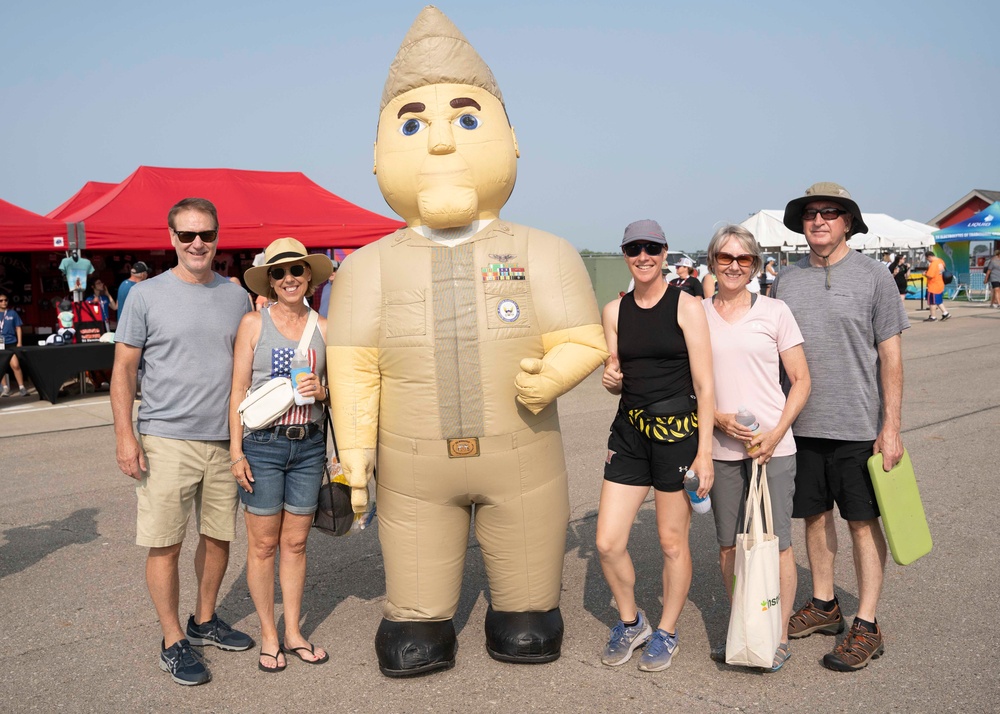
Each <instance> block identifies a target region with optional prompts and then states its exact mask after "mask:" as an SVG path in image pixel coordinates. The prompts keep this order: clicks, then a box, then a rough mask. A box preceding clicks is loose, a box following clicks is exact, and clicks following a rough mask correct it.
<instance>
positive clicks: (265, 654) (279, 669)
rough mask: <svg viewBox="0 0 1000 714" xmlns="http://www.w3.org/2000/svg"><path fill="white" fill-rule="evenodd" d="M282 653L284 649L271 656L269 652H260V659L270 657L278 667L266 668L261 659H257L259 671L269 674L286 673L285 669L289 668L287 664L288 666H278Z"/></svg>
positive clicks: (262, 650)
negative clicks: (279, 656)
mask: <svg viewBox="0 0 1000 714" xmlns="http://www.w3.org/2000/svg"><path fill="white" fill-rule="evenodd" d="M282 652H283V649H279V650H278V651H277V652H275V653H274V654H271V653H269V652H265V651H264V649H263V648H261V650H260V657H270V658H271V659H273V660H274V663H275V664H276V665H277V666H276V667H265V666H264V665H263V664H262V663H261V661H260V657H258V658H257V669H259V670H260V671H261V672H268V673H272V672H284V671H285V667H287V666H288V664H287V663H286V664H278V655H279V654H281V653H282Z"/></svg>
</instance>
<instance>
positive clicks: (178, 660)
mask: <svg viewBox="0 0 1000 714" xmlns="http://www.w3.org/2000/svg"><path fill="white" fill-rule="evenodd" d="M164 644H166V643H165V642H164V641H163V640H160V669H162V670H163V671H164V672H170V677H171V679H173V680H174V681H175V682H177V683H178V684H183V685H185V686H187V687H193V686H195V685H197V684H204V683H205V682H207V681H209V680H210V679H212V675H211V674H210V673H209V671H208V670H207V669H205V665H203V664H202V663H201V660H200V659H199V658H198V655H196V654H195V653H194V650H192V649H191V643H190V642H188V641H187V640H178V641H177V642H175V643H174V644H172V645H170V647H164Z"/></svg>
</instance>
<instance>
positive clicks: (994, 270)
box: [983, 255, 1000, 283]
mask: <svg viewBox="0 0 1000 714" xmlns="http://www.w3.org/2000/svg"><path fill="white" fill-rule="evenodd" d="M987 271H989V274H990V277H989V281H990V282H991V283H1000V258H998V257H996V256H995V255H994V256H993V257H992V258H990V262H989V263H987V264H986V270H985V271H983V274H984V275H985V273H986V272H987Z"/></svg>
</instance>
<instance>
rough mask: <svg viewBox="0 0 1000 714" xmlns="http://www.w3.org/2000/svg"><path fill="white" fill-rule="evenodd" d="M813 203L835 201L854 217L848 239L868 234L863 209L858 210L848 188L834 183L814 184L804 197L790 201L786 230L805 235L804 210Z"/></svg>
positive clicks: (786, 207) (786, 212)
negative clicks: (855, 235) (862, 214)
mask: <svg viewBox="0 0 1000 714" xmlns="http://www.w3.org/2000/svg"><path fill="white" fill-rule="evenodd" d="M813 201H833V202H834V203H839V204H840V205H841V206H843V207H844V208H845V209H846V210H847V211H848V212H849V213H850V214H851V215H852V216H854V220H853V221H851V231H850V232H849V233H848V234H847V235H848V237H850V236H852V235H854V234H855V233H867V232H868V226H867V225H865V219H864V218H862V217H861V209H860V208H858V204H857V203H855V202H854V200H853V199H852V198H851V194H850V193H848V192H847V189H846V188H844V187H843V186H841V185H840V184H837V183H833V182H832V181H821V182H820V183H814V184H813V185H812V186H810V187H809V188H807V189H806V193H805V195H804V196H802V197H801V198H793V199H792V200H791V201H789V202H788V205H787V206H785V219H784V224H785V228H787V229H788V230H790V231H795V232H796V233H805V230H804V229H803V228H802V209H803V208H805V206H806V204H807V203H812V202H813Z"/></svg>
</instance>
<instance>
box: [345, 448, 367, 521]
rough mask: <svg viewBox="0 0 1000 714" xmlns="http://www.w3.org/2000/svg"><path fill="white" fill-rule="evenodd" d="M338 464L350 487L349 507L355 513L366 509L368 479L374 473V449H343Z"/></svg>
mask: <svg viewBox="0 0 1000 714" xmlns="http://www.w3.org/2000/svg"><path fill="white" fill-rule="evenodd" d="M340 465H341V467H342V468H343V469H344V479H345V480H346V481H347V485H348V486H350V487H351V507H352V508H353V509H354V512H355V513H364V512H365V511H366V510H367V509H368V481H369V480H370V479H371V477H372V476H373V475H374V473H375V449H343V450H342V451H341V452H340Z"/></svg>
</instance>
